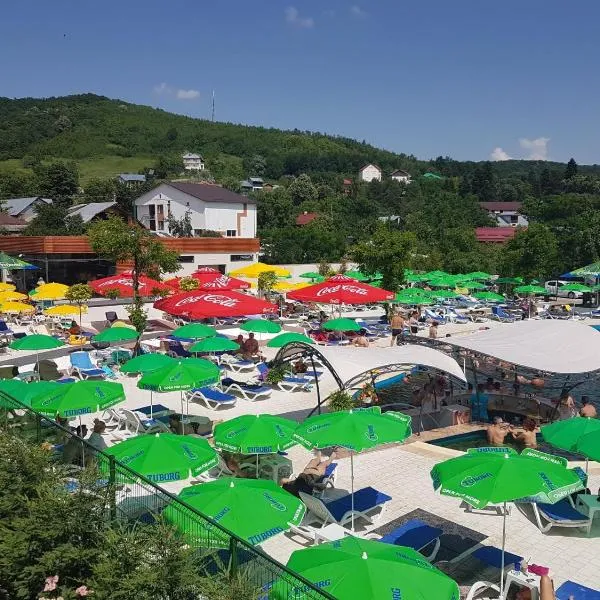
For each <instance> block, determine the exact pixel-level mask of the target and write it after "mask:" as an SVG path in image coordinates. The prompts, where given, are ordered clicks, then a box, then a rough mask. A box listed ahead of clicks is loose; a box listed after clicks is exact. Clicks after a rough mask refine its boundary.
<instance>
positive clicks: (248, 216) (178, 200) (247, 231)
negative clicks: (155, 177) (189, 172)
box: [135, 182, 256, 238]
mask: <svg viewBox="0 0 600 600" xmlns="http://www.w3.org/2000/svg"><path fill="white" fill-rule="evenodd" d="M188 211H189V214H190V219H191V222H192V229H193V231H194V234H195V235H197V234H199V233H200V232H201V230H203V229H210V230H212V231H217V232H219V233H220V234H221V235H222V236H223V237H231V238H233V237H241V238H255V237H256V200H254V199H252V198H248V197H247V196H242V195H241V194H236V193H235V192H232V191H230V190H228V189H226V188H223V187H220V186H218V185H211V184H207V183H176V182H173V183H163V184H161V185H159V186H157V187H156V188H154V189H153V190H151V191H150V192H148V193H146V194H143V195H142V196H140V197H139V198H137V199H136V200H135V216H136V218H137V220H138V221H139V222H140V223H141V224H142V225H143V226H144V227H146V228H147V229H150V230H151V231H156V232H157V233H158V234H163V235H169V223H168V217H169V215H172V216H173V217H174V218H175V219H182V218H183V217H185V215H186V213H187V212H188Z"/></svg>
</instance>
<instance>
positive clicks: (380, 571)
mask: <svg viewBox="0 0 600 600" xmlns="http://www.w3.org/2000/svg"><path fill="white" fill-rule="evenodd" d="M287 566H288V568H290V569H291V570H292V571H294V572H296V573H299V574H300V575H302V576H303V577H305V578H306V579H308V580H309V581H311V582H312V583H314V584H315V585H316V586H318V587H319V588H322V589H324V590H325V591H327V592H328V593H329V594H331V595H332V596H333V597H335V598H338V599H339V600H355V599H356V598H362V599H364V600H371V599H375V598H377V599H379V598H391V599H394V598H397V599H398V600H422V599H431V600H433V599H435V600H459V598H460V592H459V589H458V585H457V584H456V582H455V581H453V580H452V579H450V577H448V575H446V574H445V573H443V572H442V571H440V570H439V569H437V568H436V567H434V566H433V565H432V564H431V563H429V562H428V561H427V560H426V559H425V558H424V557H423V555H422V554H420V553H419V552H417V551H416V550H413V549H412V548H407V547H405V546H396V545H394V544H386V543H382V542H380V541H377V540H368V539H362V538H359V537H355V536H351V535H349V536H346V537H344V538H342V539H341V540H337V541H335V542H327V543H325V544H319V545H317V546H313V547H311V548H304V549H302V550H296V551H294V552H293V553H292V556H291V557H290V559H289V560H288V563H287ZM304 592H305V590H303V589H302V588H299V589H298V588H293V589H292V590H290V584H289V582H288V581H284V580H282V579H281V580H278V581H276V582H275V584H274V585H273V587H272V588H271V590H270V594H269V598H273V600H288V599H289V598H295V599H298V600H299V599H301V598H308V597H309V596H308V594H305V593H304Z"/></svg>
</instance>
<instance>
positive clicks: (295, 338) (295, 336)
mask: <svg viewBox="0 0 600 600" xmlns="http://www.w3.org/2000/svg"><path fill="white" fill-rule="evenodd" d="M292 342H304V343H305V344H311V345H313V344H314V343H315V340H313V339H312V338H309V337H308V336H307V335H303V334H301V333H296V332H295V331H286V332H285V333H280V334H279V335H278V336H276V337H274V338H273V339H272V340H269V341H268V342H267V346H269V348H281V347H282V346H285V345H286V344H291V343H292Z"/></svg>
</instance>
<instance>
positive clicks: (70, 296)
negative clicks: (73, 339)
mask: <svg viewBox="0 0 600 600" xmlns="http://www.w3.org/2000/svg"><path fill="white" fill-rule="evenodd" d="M93 295H94V290H92V288H91V287H90V286H89V285H88V284H87V283H76V284H74V285H72V286H71V287H70V288H69V289H68V290H67V293H66V294H65V298H66V299H67V300H68V301H69V302H73V303H74V304H77V306H79V326H80V327H81V312H82V311H83V307H84V306H85V305H86V304H87V303H88V302H89V301H90V299H91V298H92V296H93Z"/></svg>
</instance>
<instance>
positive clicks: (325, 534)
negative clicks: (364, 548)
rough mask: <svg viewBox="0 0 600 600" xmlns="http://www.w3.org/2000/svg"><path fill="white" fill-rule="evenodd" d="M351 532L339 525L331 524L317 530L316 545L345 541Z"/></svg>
mask: <svg viewBox="0 0 600 600" xmlns="http://www.w3.org/2000/svg"><path fill="white" fill-rule="evenodd" d="M347 535H350V532H349V531H348V530H347V529H346V528H345V527H342V526H341V525H338V524H337V523H330V524H329V525H325V527H321V528H318V529H317V528H316V529H315V543H316V544H322V543H324V542H335V540H343V539H344V538H345V537H346V536H347Z"/></svg>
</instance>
